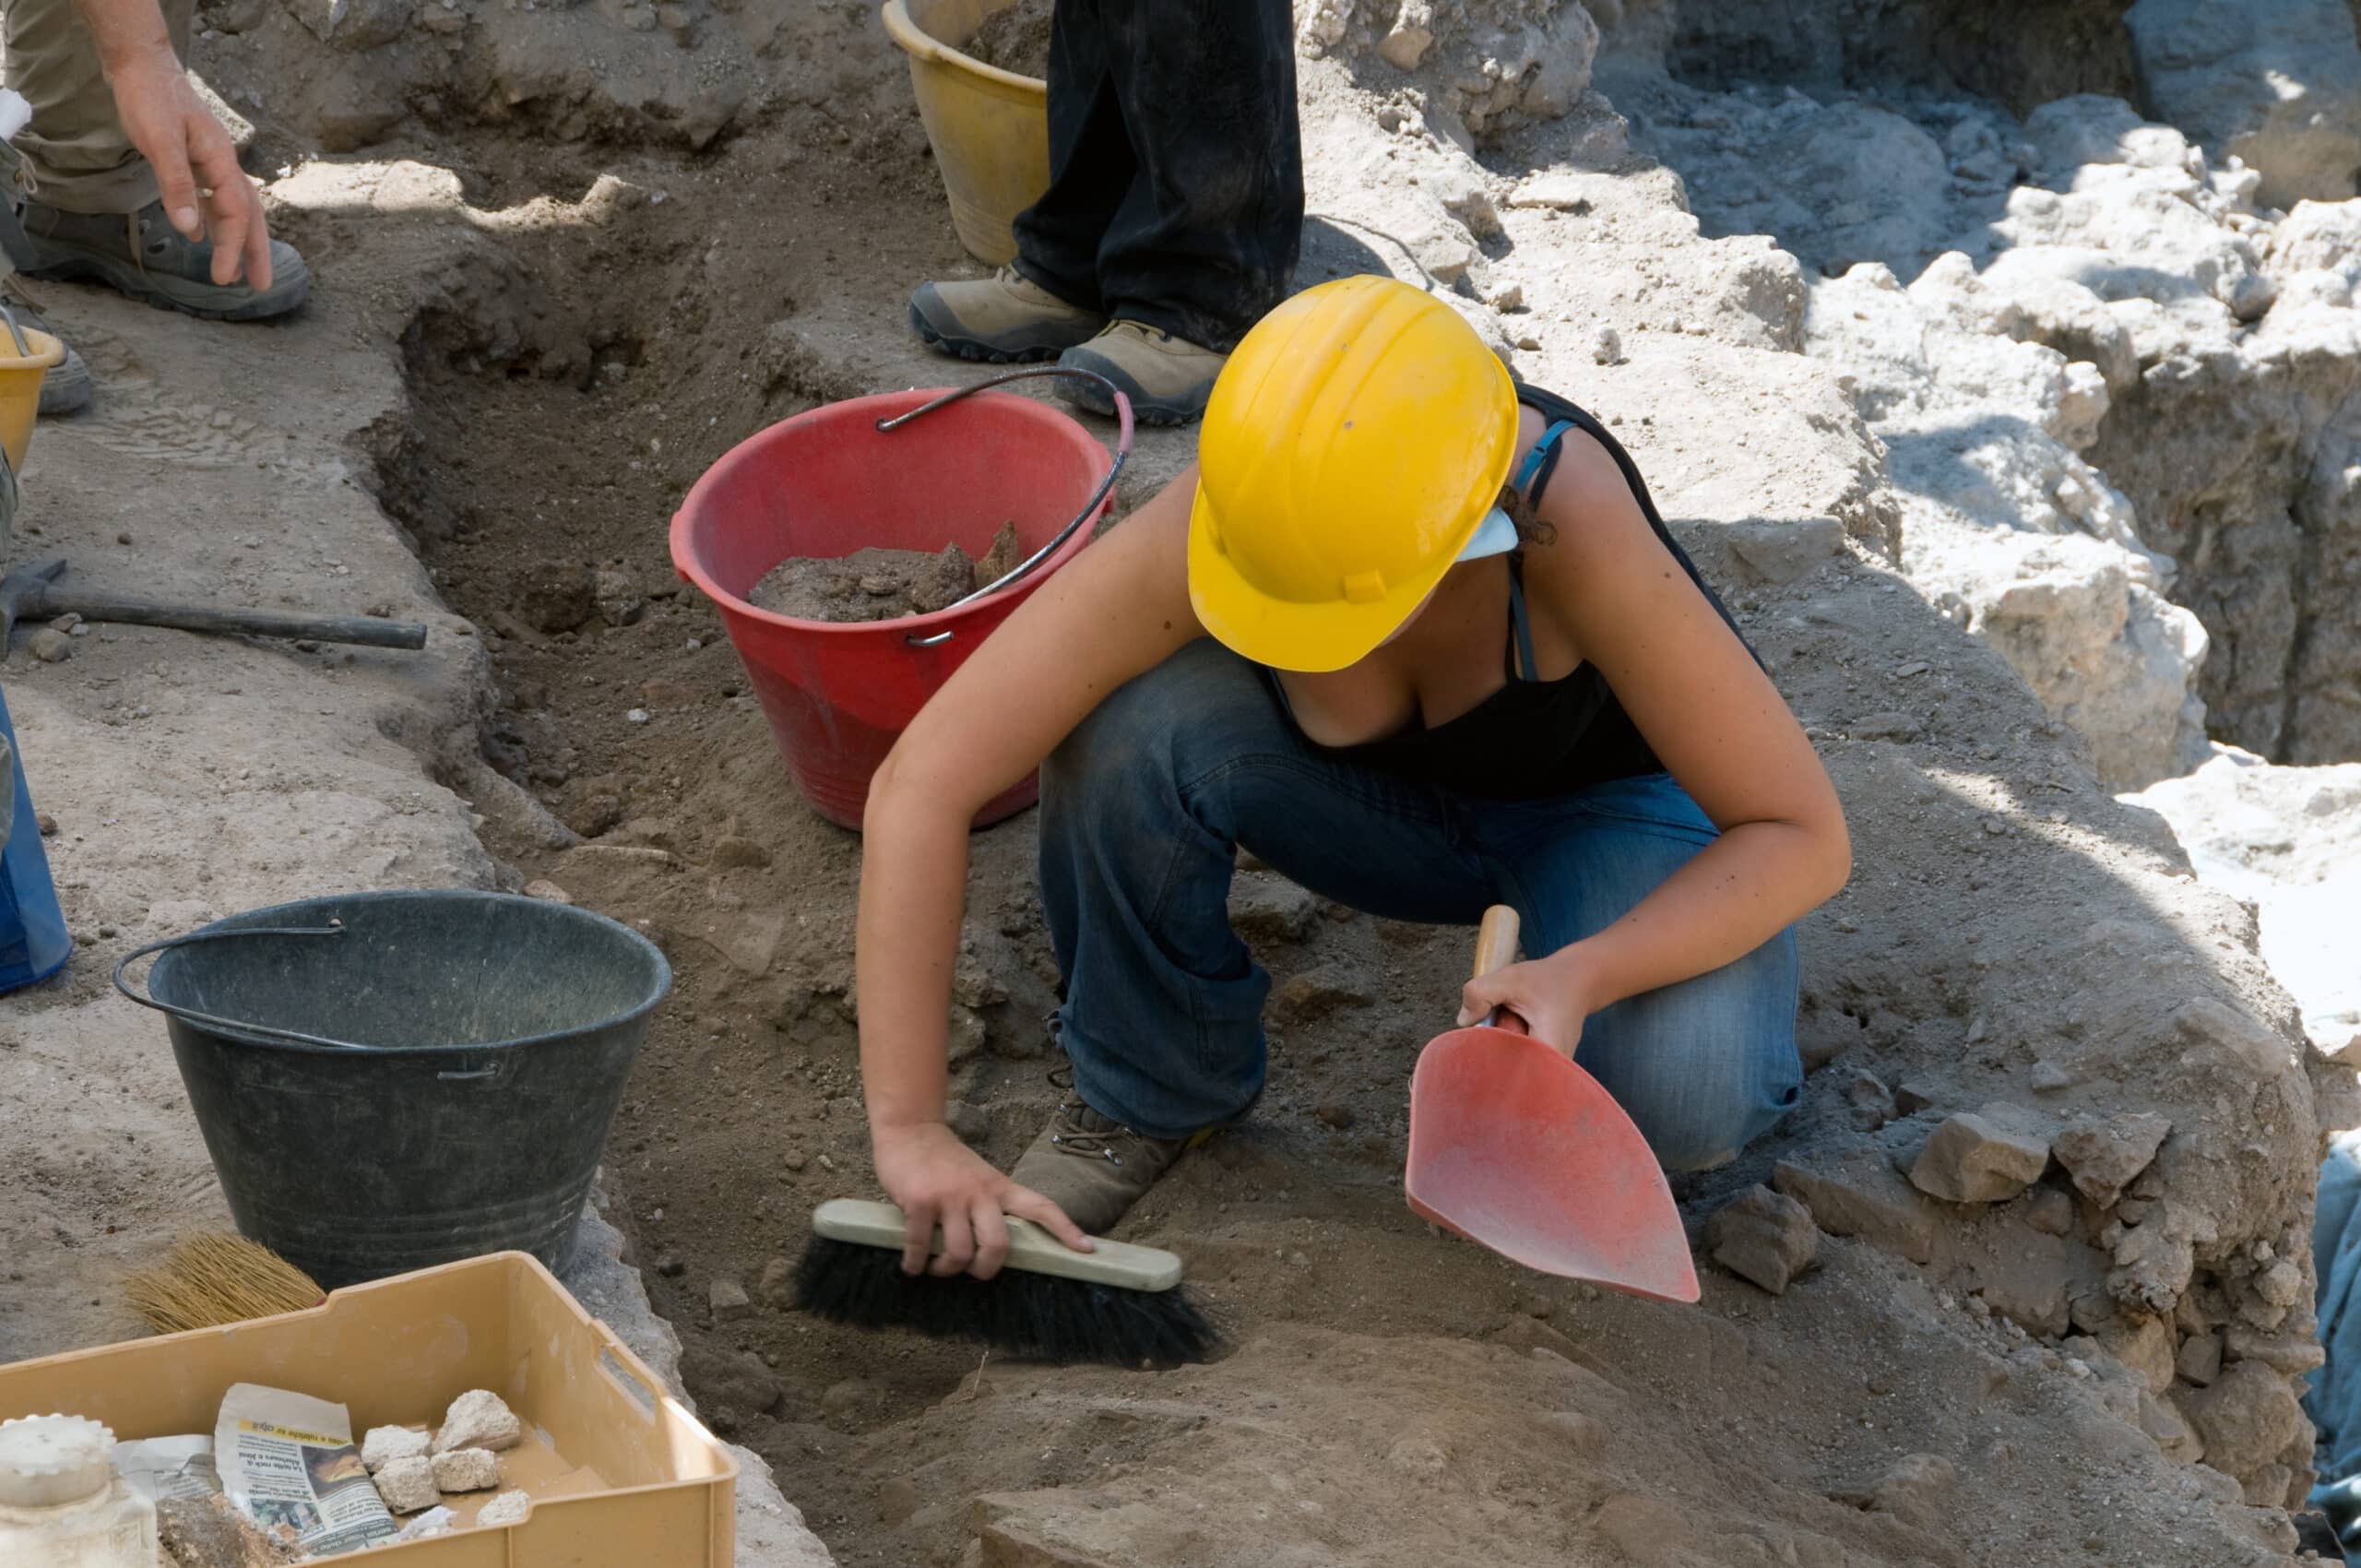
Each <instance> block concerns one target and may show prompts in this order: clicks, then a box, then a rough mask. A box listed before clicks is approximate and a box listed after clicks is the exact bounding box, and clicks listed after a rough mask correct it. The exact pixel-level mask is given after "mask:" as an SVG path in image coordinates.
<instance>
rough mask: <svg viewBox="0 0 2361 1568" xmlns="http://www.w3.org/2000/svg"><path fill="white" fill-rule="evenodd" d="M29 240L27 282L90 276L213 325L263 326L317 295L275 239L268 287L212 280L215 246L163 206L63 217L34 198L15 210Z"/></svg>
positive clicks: (296, 260) (290, 251)
mask: <svg viewBox="0 0 2361 1568" xmlns="http://www.w3.org/2000/svg"><path fill="white" fill-rule="evenodd" d="M18 217H19V218H20V219H22V220H23V222H24V226H25V235H26V237H27V238H28V239H29V240H30V241H31V242H32V251H33V265H32V266H30V267H26V268H25V275H26V276H27V277H29V278H51V279H60V280H72V279H90V280H92V281H93V282H99V283H104V284H106V285H107V286H108V287H109V288H111V289H113V290H114V291H117V292H118V293H122V294H127V295H129V296H130V297H131V298H133V299H135V300H137V301H140V302H141V303H145V304H151V305H155V306H158V307H159V308H160V309H164V310H177V311H185V312H186V313H187V314H189V315H199V316H203V317H205V318H206V319H207V320H208V321H258V320H260V319H262V318H263V317H265V316H271V315H285V314H287V313H288V312H289V311H291V310H293V309H294V308H295V307H296V306H297V305H300V304H302V303H303V301H304V299H305V298H306V297H307V296H308V295H309V294H310V293H311V291H312V274H311V271H310V269H308V268H307V267H304V265H303V257H302V256H301V255H297V254H296V250H295V247H294V246H293V245H291V244H287V243H286V242H285V241H283V240H273V241H271V242H270V274H271V276H270V287H269V288H267V289H265V290H260V291H257V290H255V289H254V288H253V287H252V286H250V285H249V284H247V283H245V282H243V281H240V282H236V283H228V284H223V283H216V282H215V281H214V280H213V245H212V243H211V242H210V241H208V240H189V239H185V238H184V237H182V234H181V232H180V231H179V230H177V229H175V228H173V227H172V224H171V223H170V222H168V221H166V220H165V218H164V204H163V203H162V202H160V201H152V202H149V203H148V205H147V206H146V207H143V208H140V209H139V210H138V211H136V212H101V213H87V212H61V211H59V210H58V209H57V208H53V207H43V206H42V204H41V203H39V202H37V201H29V202H27V203H25V204H24V206H23V207H22V208H20V209H19V210H18Z"/></svg>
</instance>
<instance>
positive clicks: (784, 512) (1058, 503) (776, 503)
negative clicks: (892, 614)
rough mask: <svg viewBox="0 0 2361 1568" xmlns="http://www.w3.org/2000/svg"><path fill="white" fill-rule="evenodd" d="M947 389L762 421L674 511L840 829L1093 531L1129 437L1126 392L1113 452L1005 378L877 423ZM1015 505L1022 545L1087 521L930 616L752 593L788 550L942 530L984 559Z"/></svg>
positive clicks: (849, 547)
mask: <svg viewBox="0 0 2361 1568" xmlns="http://www.w3.org/2000/svg"><path fill="white" fill-rule="evenodd" d="M1021 374H1038V373H1021ZM1009 379H1014V377H1010V378H1009ZM971 390H972V389H971ZM943 396H944V394H943V392H941V391H912V392H889V393H884V394H881V395H879V396H877V397H873V398H854V399H852V400H851V401H849V402H844V403H830V404H827V405H825V407H822V408H817V409H814V410H812V411H811V412H809V413H806V414H799V415H797V416H796V417H795V418H793V419H790V420H786V421H783V422H780V423H777V424H775V425H772V426H771V427H770V428H769V429H767V430H765V431H763V432H761V433H760V434H755V435H753V436H749V437H748V438H747V439H746V440H744V441H742V442H740V443H739V444H738V445H736V446H733V447H731V448H730V450H729V452H727V453H725V454H724V455H723V456H722V457H721V460H720V461H718V462H717V463H715V464H714V465H713V467H712V468H710V469H706V472H705V475H704V477H703V478H701V479H699V480H698V481H697V482H696V485H695V487H694V489H692V490H691V491H690V492H689V494H688V498H687V499H686V500H685V501H683V502H682V504H681V509H680V511H679V512H678V513H676V514H674V516H673V518H672V564H673V566H674V567H675V568H676V569H677V570H678V571H679V572H680V574H681V576H682V577H683V578H684V579H686V580H687V581H688V582H689V583H691V584H692V585H694V587H695V588H698V589H699V590H700V591H702V592H703V593H704V594H705V595H706V597H707V598H709V599H711V600H713V602H714V603H715V604H716V605H717V606H718V608H719V609H720V611H721V620H722V624H723V626H724V627H726V628H727V629H728V631H729V633H730V646H731V647H735V648H736V649H737V650H738V658H739V659H740V660H741V661H742V663H744V665H745V667H746V677H747V680H748V682H749V683H751V684H752V686H753V693H754V695H755V696H756V697H757V698H758V699H760V701H761V702H762V705H763V713H764V715H765V717H766V718H768V719H770V723H771V733H772V735H773V736H774V737H776V738H777V742H778V749H779V754H780V756H781V757H783V758H785V759H786V762H787V771H788V776H789V778H793V779H794V780H795V787H796V788H797V789H799V790H802V791H803V798H804V799H805V800H807V801H809V802H812V806H813V810H815V811H817V812H818V813H819V814H821V815H822V816H825V817H826V818H827V819H828V820H829V821H831V822H834V823H839V824H841V825H843V826H847V827H859V826H860V817H861V808H862V807H863V805H864V804H865V803H866V802H867V801H868V799H869V780H870V778H871V776H872V774H874V773H875V772H876V771H877V765H878V764H879V763H881V762H884V760H885V754H886V753H887V752H889V751H891V750H892V749H893V746H894V742H895V741H896V739H898V738H899V737H900V735H901V733H902V731H903V729H904V728H905V727H906V726H907V725H908V723H909V721H910V720H911V719H913V718H914V717H916V716H917V714H918V711H919V707H922V706H924V704H925V703H926V700H927V699H928V698H929V697H931V696H932V695H934V694H935V692H936V690H937V689H938V688H940V687H941V686H942V684H943V682H945V681H947V680H949V679H950V678H951V672H952V671H955V670H956V669H958V668H959V666H960V664H961V663H962V662H963V661H965V660H966V659H967V656H968V655H970V654H972V653H974V652H975V651H976V649H977V648H978V647H980V646H981V645H982V643H983V640H984V638H985V637H987V636H990V635H991V632H992V631H993V629H994V628H996V627H997V626H999V624H1001V623H1002V622H1003V621H1004V620H1006V619H1007V618H1008V616H1009V614H1010V612H1013V611H1014V610H1015V608H1016V607H1017V606H1018V605H1019V604H1021V603H1023V602H1024V601H1025V600H1026V598H1027V597H1028V596H1029V595H1031V594H1032V593H1033V592H1034V591H1035V590H1037V589H1038V588H1040V586H1041V585H1042V584H1043V583H1044V582H1046V581H1048V580H1049V577H1050V573H1052V572H1054V571H1056V570H1057V569H1058V568H1059V567H1061V566H1062V565H1064V564H1066V563H1067V562H1068V561H1071V560H1072V559H1074V556H1075V555H1076V554H1077V553H1079V552H1081V550H1082V548H1083V547H1084V546H1085V545H1086V544H1087V543H1089V542H1090V537H1091V533H1092V531H1093V529H1095V528H1096V526H1097V523H1098V522H1099V520H1100V519H1101V518H1103V517H1105V515H1106V513H1107V510H1108V508H1109V507H1110V506H1111V505H1113V501H1112V494H1113V484H1112V480H1113V476H1114V472H1115V469H1116V468H1117V467H1118V466H1119V465H1120V463H1121V457H1123V456H1124V455H1125V454H1128V452H1129V451H1130V449H1131V439H1132V423H1131V410H1130V409H1129V408H1128V407H1126V408H1124V409H1123V410H1121V412H1122V420H1121V436H1120V439H1119V442H1118V445H1117V448H1116V452H1115V454H1114V455H1113V456H1111V457H1110V456H1109V453H1108V452H1107V451H1106V450H1105V449H1104V448H1103V447H1101V446H1100V445H1098V443H1097V440H1095V439H1094V438H1093V437H1092V436H1091V434H1090V433H1089V432H1087V431H1086V430H1085V429H1084V428H1083V427H1082V426H1081V425H1080V424H1078V423H1076V422H1074V420H1072V419H1069V418H1068V417H1067V416H1066V415H1064V414H1062V413H1060V412H1059V411H1058V410H1056V409H1054V408H1051V407H1050V405H1048V404H1046V403H1041V402H1037V401H1035V400H1034V399H1032V398H1024V397H1019V396H1016V395H1015V394H1013V393H1007V392H990V391H978V392H974V395H972V396H962V397H961V398H958V400H957V401H955V402H946V403H944V404H943V406H941V407H940V408H936V409H932V410H928V411H926V412H925V413H922V414H918V415H917V417H915V418H913V419H911V420H910V421H909V422H908V423H905V424H900V425H896V427H894V428H893V429H890V430H880V429H879V428H878V424H879V422H881V421H889V420H894V419H897V418H899V417H900V416H902V415H905V414H911V413H914V412H915V411H916V410H919V409H921V408H923V407H925V405H926V404H928V403H929V402H931V401H932V400H933V399H935V398H941V397H943ZM1094 497H1097V503H1096V505H1094V504H1093V498H1094ZM1086 508H1088V509H1089V516H1087V517H1083V516H1082V514H1083V512H1084V510H1085V509H1086ZM1012 520H1013V521H1014V523H1015V524H1016V533H1017V542H1018V545H1019V547H1020V549H1021V552H1022V553H1023V554H1024V555H1025V556H1026V557H1030V556H1031V555H1032V554H1033V553H1034V552H1037V551H1039V550H1041V549H1042V548H1043V547H1045V546H1047V545H1049V544H1050V541H1051V540H1056V539H1057V538H1058V535H1059V533H1060V531H1061V530H1062V529H1067V527H1068V525H1069V524H1075V523H1077V522H1078V523H1079V526H1077V527H1074V528H1073V529H1072V530H1071V531H1070V532H1068V533H1067V534H1066V537H1065V539H1064V541H1063V542H1062V543H1061V544H1059V545H1058V547H1057V548H1056V550H1054V551H1053V552H1051V553H1050V555H1049V556H1048V558H1047V559H1045V560H1043V561H1041V562H1040V563H1039V564H1037V565H1035V566H1034V567H1033V568H1032V570H1031V571H1029V572H1026V574H1025V575H1024V576H1020V577H1018V578H1017V579H1016V580H1015V581H1014V582H1012V583H1010V584H1009V585H1008V586H1007V587H1006V588H1002V589H1000V590H999V591H998V592H996V593H991V594H987V595H985V596H983V597H981V598H979V599H973V600H967V601H966V602H963V603H959V604H955V605H953V606H952V607H951V608H949V609H947V610H939V611H936V612H933V613H931V614H927V615H908V616H904V617H902V618H900V619H898V620H892V621H871V622H861V623H851V624H836V623H830V622H825V621H801V620H797V619H794V618H793V617H790V616H786V615H775V614H773V613H771V612H768V611H765V610H757V609H756V608H754V606H753V604H751V603H749V602H747V599H746V596H747V594H748V593H749V592H750V591H752V590H753V587H754V585H755V584H756V583H758V582H760V581H761V580H762V578H763V576H764V575H765V574H766V573H767V572H769V571H770V570H771V568H772V567H774V566H777V564H779V563H780V562H782V561H784V560H786V559H787V558H788V557H789V556H793V555H804V556H841V555H849V554H851V553H852V552H854V551H856V550H860V549H862V548H864V547H867V546H876V547H879V548H883V549H889V550H918V551H926V552H936V551H940V550H942V549H943V546H944V545H946V544H956V545H958V546H959V547H960V548H961V549H962V550H965V551H966V552H967V553H968V554H969V555H971V556H981V555H982V554H983V553H984V552H986V551H987V550H988V549H989V548H990V547H991V540H992V536H993V534H995V533H996V532H998V531H999V529H1000V528H1001V526H1002V524H1003V523H1006V522H1010V521H1012ZM1038 792H1039V784H1038V779H1035V778H1026V780H1025V781H1024V782H1022V783H1021V784H1018V785H1017V786H1015V787H1014V789H1011V790H1008V791H1007V792H1006V793H1004V794H1003V795H1001V796H1000V797H999V798H998V799H996V800H994V801H992V802H991V803H990V804H989V805H987V806H985V807H984V809H983V811H982V812H981V813H979V814H978V816H977V819H976V821H977V826H983V825H985V824H987V823H991V822H997V821H999V820H1000V819H1001V818H1003V817H1005V816H1008V815H1010V814H1014V813H1015V812H1019V811H1022V810H1024V809H1025V808H1026V806H1028V805H1031V804H1032V803H1033V802H1034V800H1035V798H1036V797H1037V796H1038Z"/></svg>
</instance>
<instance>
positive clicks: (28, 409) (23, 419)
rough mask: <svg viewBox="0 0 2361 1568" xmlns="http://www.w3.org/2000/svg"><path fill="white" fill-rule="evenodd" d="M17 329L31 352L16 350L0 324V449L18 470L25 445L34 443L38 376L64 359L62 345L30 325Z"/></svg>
mask: <svg viewBox="0 0 2361 1568" xmlns="http://www.w3.org/2000/svg"><path fill="white" fill-rule="evenodd" d="M17 330H18V331H19V332H21V333H23V334H24V335H25V347H26V348H28V349H30V350H31V352H30V353H21V354H20V353H18V351H17V340H16V339H14V338H11V337H10V336H9V335H8V330H7V328H6V327H0V451H6V453H7V454H8V466H9V467H10V468H12V469H17V470H18V472H20V473H21V472H22V471H23V470H24V467H25V448H26V447H28V446H30V445H32V443H33V416H34V415H35V414H37V413H39V412H40V411H41V378H42V376H43V375H45V374H48V373H49V370H50V367H51V366H53V365H55V364H58V363H61V362H64V360H65V344H63V343H61V342H59V341H58V340H57V339H54V338H53V337H51V336H50V335H49V334H48V333H46V332H36V331H34V330H33V329H32V328H31V327H18V329H17Z"/></svg>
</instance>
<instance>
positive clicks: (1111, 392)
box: [877, 365, 1132, 647]
mask: <svg viewBox="0 0 2361 1568" xmlns="http://www.w3.org/2000/svg"><path fill="white" fill-rule="evenodd" d="M1044 375H1071V376H1075V377H1078V378H1079V379H1081V380H1084V381H1095V382H1097V384H1098V385H1099V386H1100V387H1101V388H1102V389H1104V390H1105V392H1106V394H1107V396H1108V397H1109V398H1112V399H1113V400H1114V404H1115V421H1116V424H1117V430H1116V434H1115V460H1114V461H1113V462H1112V463H1110V464H1109V465H1108V468H1107V476H1106V477H1105V478H1104V479H1102V480H1100V481H1098V488H1097V489H1096V490H1094V491H1092V492H1091V493H1090V499H1089V500H1088V501H1086V502H1084V503H1083V506H1082V510H1081V511H1079V512H1077V513H1075V514H1074V521H1072V522H1070V523H1068V524H1067V525H1066V526H1065V527H1063V528H1062V529H1059V530H1058V531H1057V535H1056V537H1054V538H1052V539H1051V540H1050V542H1049V543H1047V544H1045V545H1043V546H1042V547H1041V548H1040V549H1038V550H1037V551H1035V552H1033V553H1032V554H1030V555H1028V556H1026V558H1025V559H1024V560H1022V561H1020V562H1018V563H1017V564H1016V565H1015V567H1014V569H1013V570H1011V571H1010V572H1009V573H1008V574H1007V575H1006V576H1002V577H1000V578H999V579H997V580H996V581H993V582H989V583H986V584H985V585H984V586H983V587H982V588H978V589H977V590H976V591H975V592H973V593H971V594H969V595H967V597H966V598H965V599H956V600H952V601H951V602H950V603H949V604H946V605H944V606H943V610H945V611H951V610H956V609H958V608H959V607H960V606H961V605H963V604H973V603H974V602H975V601H976V600H979V599H982V598H983V597H984V596H985V595H987V594H994V593H998V592H999V591H1000V590H1001V589H1003V588H1006V587H1007V586H1008V585H1009V584H1011V583H1013V582H1014V581H1016V579H1017V578H1019V577H1021V576H1025V575H1026V573H1027V572H1030V571H1031V570H1032V569H1033V568H1034V567H1036V566H1038V565H1039V564H1041V563H1042V562H1044V561H1046V560H1048V559H1049V558H1050V556H1052V555H1054V554H1056V553H1057V552H1058V551H1059V550H1060V549H1061V548H1062V547H1063V545H1064V544H1065V541H1066V540H1069V539H1072V538H1073V537H1074V529H1078V528H1080V527H1082V525H1083V524H1085V523H1086V522H1088V521H1090V519H1091V518H1092V517H1096V516H1097V513H1098V507H1099V505H1100V504H1101V503H1102V502H1104V501H1105V500H1106V499H1107V497H1108V494H1109V493H1110V492H1112V491H1113V490H1114V488H1115V476H1116V475H1117V474H1120V473H1121V472H1122V471H1123V462H1124V459H1126V458H1128V457H1130V456H1131V455H1132V400H1131V399H1130V398H1127V397H1125V396H1124V395H1123V391H1122V388H1121V387H1119V386H1116V385H1115V384H1114V383H1113V382H1111V381H1109V380H1108V379H1107V378H1106V377H1105V376H1103V375H1101V374H1098V373H1097V371H1095V370H1074V369H1072V368H1070V367H1068V366H1066V365H1040V366H1037V367H1035V368H1034V369H1032V370H1013V371H1010V372H1009V373H1007V374H1004V375H994V376H987V377H986V378H985V379H983V380H981V381H979V382H977V383H975V384H974V385H973V386H961V387H958V388H955V390H953V391H949V392H945V393H944V394H943V396H942V397H940V398H933V399H932V400H931V401H929V402H924V403H920V404H919V406H918V407H917V408H915V409H912V410H909V411H908V413H902V414H896V415H895V416H894V417H893V418H892V419H885V420H879V421H878V422H877V428H878V430H879V431H881V432H890V431H896V430H899V429H901V428H902V426H904V425H906V424H908V423H909V422H911V421H912V420H914V419H916V418H918V417H919V415H920V414H931V413H932V412H934V410H937V409H940V408H944V407H947V406H949V405H950V404H953V403H955V402H957V401H959V399H961V398H972V397H974V396H975V395H976V394H977V393H979V392H983V391H988V390H990V389H991V388H992V387H994V386H1007V385H1008V384H1009V383H1010V382H1012V381H1030V380H1033V379H1035V378H1036V377H1038V376H1044ZM955 635H957V634H956V628H954V629H953V630H951V631H943V632H935V633H932V634H931V635H929V636H919V635H918V634H917V633H915V632H913V633H911V634H910V635H909V636H907V637H905V638H904V639H903V640H904V641H905V642H908V644H909V645H910V646H911V647H942V646H943V644H944V643H947V642H949V641H950V640H951V639H952V637H953V636H955Z"/></svg>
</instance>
